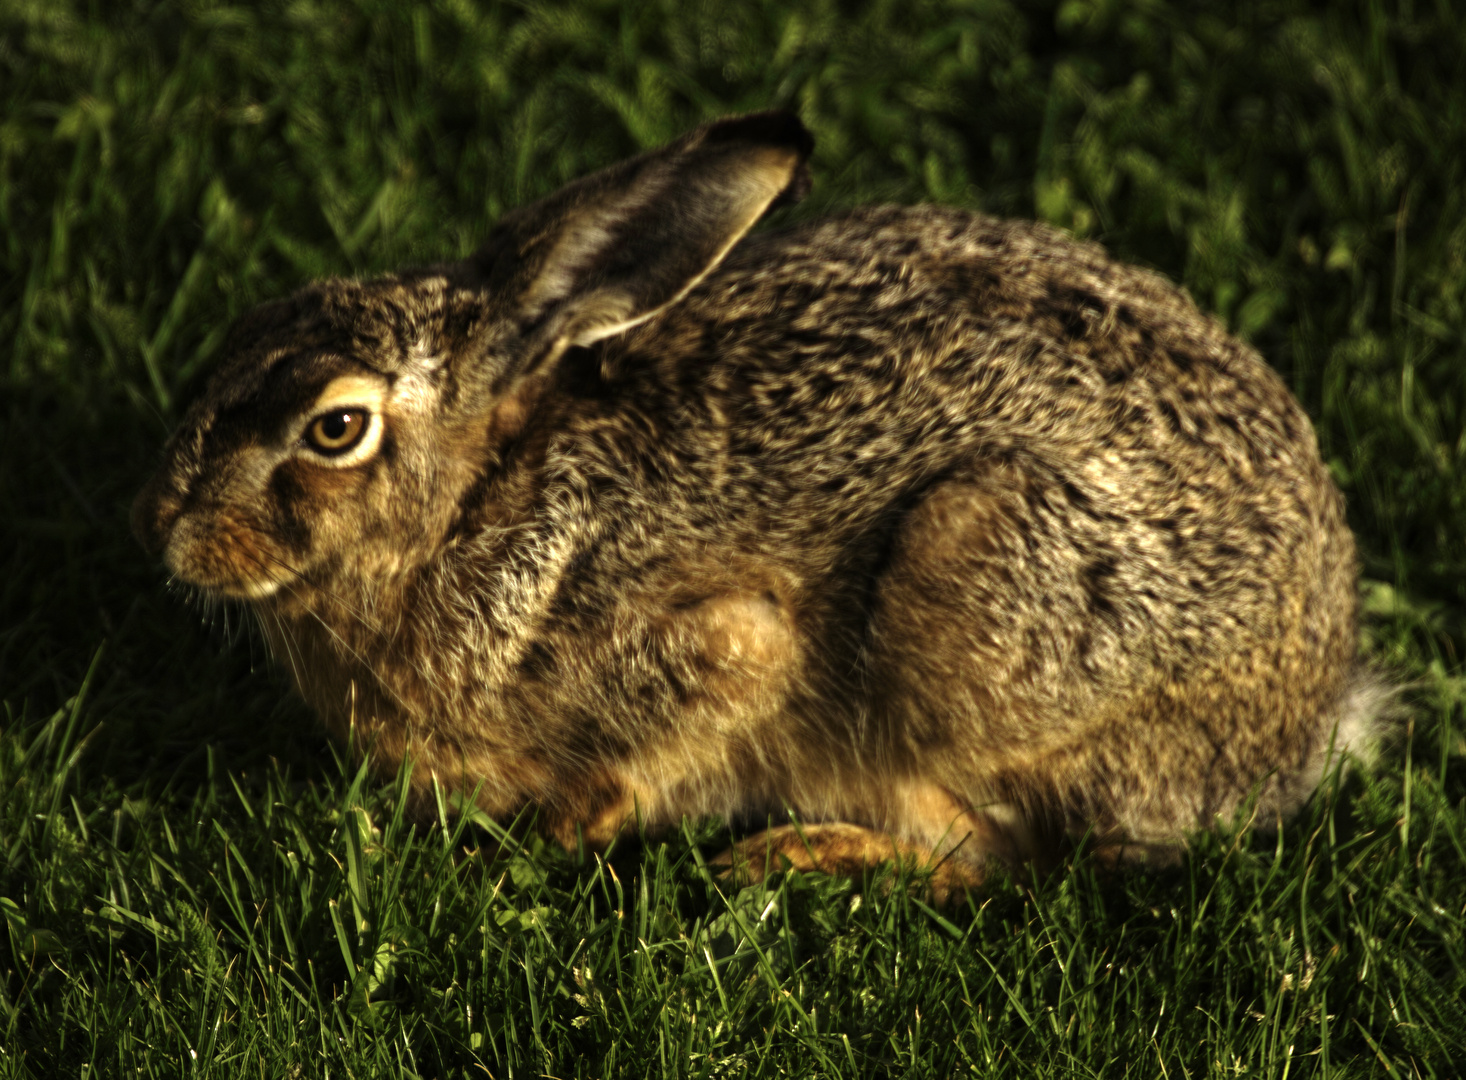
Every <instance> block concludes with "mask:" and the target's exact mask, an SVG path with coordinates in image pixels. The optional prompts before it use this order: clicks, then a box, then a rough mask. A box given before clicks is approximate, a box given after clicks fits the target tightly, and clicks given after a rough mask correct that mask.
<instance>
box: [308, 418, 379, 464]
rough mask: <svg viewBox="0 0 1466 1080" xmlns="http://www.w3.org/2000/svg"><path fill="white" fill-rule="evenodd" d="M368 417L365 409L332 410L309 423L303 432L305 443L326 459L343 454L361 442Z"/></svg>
mask: <svg viewBox="0 0 1466 1080" xmlns="http://www.w3.org/2000/svg"><path fill="white" fill-rule="evenodd" d="M369 417H370V414H369V413H368V412H367V411H366V410H365V409H332V410H331V411H330V412H328V413H322V414H321V415H320V416H318V417H316V418H315V419H314V420H312V421H311V423H310V427H308V428H306V430H305V439H306V442H308V443H310V446H311V449H312V450H314V451H316V452H317V453H318V454H325V455H326V456H327V457H335V456H336V455H337V454H344V453H346V451H348V450H350V449H351V448H352V447H353V446H355V445H356V444H357V443H359V442H361V438H362V436H363V435H365V434H366V430H367V420H368V419H369Z"/></svg>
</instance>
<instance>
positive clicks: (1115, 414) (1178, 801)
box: [136, 114, 1382, 886]
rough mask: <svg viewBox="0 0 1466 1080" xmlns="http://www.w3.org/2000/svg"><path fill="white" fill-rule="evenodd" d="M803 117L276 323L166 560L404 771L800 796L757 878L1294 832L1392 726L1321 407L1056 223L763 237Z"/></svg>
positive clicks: (719, 130) (628, 789) (314, 297)
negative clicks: (1251, 826) (1301, 817)
mask: <svg viewBox="0 0 1466 1080" xmlns="http://www.w3.org/2000/svg"><path fill="white" fill-rule="evenodd" d="M778 117H779V114H765V115H763V116H759V117H752V118H743V119H742V120H734V121H726V122H723V125H724V126H722V127H720V126H719V125H712V126H710V127H709V128H706V129H700V130H699V132H695V133H693V134H692V135H690V136H688V137H687V138H686V139H684V140H682V141H681V142H679V143H678V144H674V146H673V147H670V148H668V149H666V150H664V151H661V152H658V153H654V154H651V155H646V156H644V157H643V158H641V159H636V160H635V161H633V162H631V163H628V164H625V165H623V166H618V167H616V168H615V169H613V170H609V171H608V172H607V173H605V174H599V175H598V176H597V177H592V178H590V179H588V180H587V181H582V182H581V184H580V185H578V186H575V187H573V188H571V189H567V191H566V192H563V193H561V194H559V195H556V196H552V197H551V199H549V200H546V202H545V203H542V204H537V206H535V207H529V208H526V209H524V210H522V211H517V212H516V214H515V215H511V217H510V218H509V219H506V223H505V224H504V225H503V226H501V228H500V229H499V230H496V233H495V235H494V237H491V238H490V241H489V244H488V246H487V247H486V249H485V251H484V252H482V253H480V254H479V255H478V256H475V257H474V258H473V259H470V260H468V261H467V262H465V263H461V264H454V265H451V266H444V267H436V268H428V269H426V270H422V271H415V272H412V273H410V274H405V275H400V276H396V277H391V278H386V279H382V280H379V281H375V282H365V283H358V282H344V281H332V282H325V283H322V284H320V285H316V286H312V287H310V288H309V289H307V290H305V291H304V292H302V293H300V294H298V295H297V296H296V297H295V298H292V299H291V300H288V301H283V302H280V303H277V304H275V305H270V306H267V307H266V308H264V309H261V311H260V312H258V313H256V314H255V315H254V316H252V317H249V318H247V319H246V320H245V321H244V322H243V323H242V324H241V325H240V326H239V327H237V328H236V330H235V332H234V333H233V335H232V336H231V344H230V346H229V347H228V353H229V356H228V357H227V358H226V359H225V361H224V363H223V365H222V366H221V368H220V371H219V374H218V375H216V377H215V380H214V382H213V384H211V387H210V390H209V391H208V392H207V393H206V395H205V396H204V398H203V399H202V401H201V402H200V403H199V404H198V405H197V406H196V407H195V409H194V411H193V412H192V413H191V414H190V416H189V418H188V419H186V420H185V422H184V425H183V426H182V428H181V429H180V432H179V434H178V435H176V436H175V438H174V441H173V443H172V444H170V450H169V459H168V463H167V465H165V468H164V470H163V471H162V472H161V473H160V474H159V476H158V477H157V478H155V479H154V481H153V483H152V484H151V485H150V486H149V488H148V489H147V490H146V491H145V492H144V493H143V495H142V496H140V497H139V502H138V509H137V511H136V521H137V527H138V531H139V533H140V535H142V536H143V537H144V538H145V541H146V542H148V543H149V544H150V546H152V547H154V548H156V549H157V550H159V551H161V552H163V554H164V556H165V559H166V560H167V561H168V562H169V565H170V568H171V569H173V571H174V572H175V573H176V574H178V575H179V576H181V577H183V578H185V579H186V580H190V581H194V582H196V583H198V584H200V585H203V586H205V587H209V588H213V589H215V590H217V591H220V592H224V593H229V594H233V595H242V596H246V597H249V598H250V599H251V600H252V602H253V604H254V606H255V608H256V610H257V611H259V613H260V616H261V621H262V625H264V627H265V629H266V632H267V634H268V636H269V638H270V640H271V643H272V646H273V648H274V649H275V651H276V653H277V655H278V656H280V658H281V659H282V661H283V662H284V663H285V664H286V665H287V667H289V668H290V669H291V671H292V672H293V674H294V676H295V679H296V682H297V685H298V686H299V687H300V689H301V692H302V693H303V694H304V695H305V697H306V698H307V700H309V701H310V702H311V704H312V705H313V706H314V707H315V708H316V709H317V711H318V712H319V713H320V715H321V716H322V717H323V718H324V720H325V721H326V723H327V724H328V726H330V727H331V728H332V729H333V730H335V731H337V732H338V733H344V732H345V731H346V730H347V729H348V728H352V727H354V728H356V729H357V732H358V737H362V736H365V737H366V742H367V744H368V745H370V746H371V747H372V753H373V754H374V756H375V758H376V760H378V761H379V762H380V763H381V764H382V765H383V766H384V767H387V768H391V767H393V766H395V764H396V762H397V761H398V760H400V758H401V757H402V756H403V755H405V754H411V755H413V756H414V757H415V759H416V761H417V763H418V764H417V769H416V771H415V773H414V776H415V778H416V780H417V781H418V782H419V783H423V784H426V783H428V782H429V780H430V778H431V777H434V776H436V777H437V778H438V779H439V780H440V781H441V782H443V783H445V784H448V785H450V786H452V787H457V788H459V789H461V790H463V791H465V792H477V795H476V797H477V799H478V801H479V803H480V804H481V805H482V806H483V808H484V809H486V810H487V811H489V812H490V813H493V814H497V815H510V814H513V813H515V812H517V811H519V810H520V809H522V808H524V807H526V806H533V807H536V808H538V809H539V810H540V812H541V816H542V821H543V822H544V823H545V825H546V827H547V828H548V829H549V831H550V832H551V833H552V834H553V835H556V836H557V837H559V838H560V839H561V840H562V841H564V842H566V843H575V842H576V841H577V837H579V838H580V839H582V840H584V841H586V842H590V843H596V844H603V843H606V842H608V841H609V839H610V838H611V837H612V836H614V835H615V833H616V832H617V831H618V830H619V829H620V828H622V827H623V826H624V825H625V824H626V823H627V822H628V821H630V820H633V819H639V820H640V821H642V822H643V823H644V824H646V825H649V826H656V825H665V824H669V823H673V822H675V821H677V820H678V819H680V818H681V817H682V816H683V815H688V814H691V815H699V814H709V813H717V814H724V815H728V816H731V817H742V818H760V817H763V816H765V815H767V814H769V813H781V812H784V811H786V810H789V811H793V812H794V814H795V815H796V817H797V819H798V820H799V821H801V822H809V823H814V824H813V825H812V827H811V829H809V830H801V831H798V832H788V831H785V832H783V833H780V832H779V831H777V830H776V831H775V832H773V833H771V834H769V836H768V837H767V838H762V837H755V838H753V839H752V840H750V841H748V843H747V845H746V846H745V847H744V849H743V853H744V854H745V855H749V856H752V855H755V854H757V853H758V852H760V851H766V850H771V851H776V852H777V853H778V854H780V855H781V856H782V857H783V858H785V859H787V860H788V861H790V862H792V863H794V864H795V865H809V866H825V867H826V868H830V869H836V870H842V869H843V870H849V869H850V868H852V867H855V866H858V865H861V864H863V863H864V862H866V861H870V860H878V859H885V858H891V857H897V858H900V857H903V854H902V853H903V852H905V853H914V855H915V856H917V857H923V856H922V853H925V857H930V856H932V855H937V856H941V855H949V854H952V853H953V852H955V853H956V858H955V860H949V861H948V869H947V870H945V871H944V873H945V874H946V875H947V876H948V877H950V878H952V881H951V882H949V884H951V885H954V886H955V885H961V884H972V883H974V882H976V881H977V880H979V879H980V877H981V869H982V866H983V865H984V864H985V862H986V860H988V859H993V858H997V859H1002V860H1008V861H1015V860H1022V859H1030V858H1038V859H1044V858H1047V857H1050V856H1051V855H1052V852H1053V850H1054V845H1055V843H1056V842H1057V841H1058V840H1059V838H1061V837H1062V836H1064V835H1066V834H1067V835H1069V836H1079V835H1084V834H1086V833H1088V834H1092V835H1094V836H1095V837H1096V838H1097V839H1098V840H1099V842H1100V843H1101V844H1102V845H1103V846H1104V847H1105V848H1106V849H1107V850H1112V851H1114V852H1115V853H1117V854H1123V853H1126V852H1142V853H1144V852H1162V853H1164V852H1168V851H1174V850H1175V849H1176V846H1177V845H1178V844H1180V843H1181V842H1182V841H1183V840H1184V837H1185V835H1186V833H1187V832H1188V831H1190V830H1193V829H1195V828H1198V827H1202V826H1205V825H1207V824H1209V823H1211V822H1213V821H1215V820H1217V819H1218V817H1220V818H1222V819H1228V818H1230V817H1231V816H1232V815H1234V814H1236V813H1237V812H1238V810H1239V809H1240V808H1241V807H1242V806H1243V805H1244V804H1245V803H1247V802H1248V801H1249V800H1251V799H1255V800H1256V802H1255V810H1256V812H1257V813H1258V814H1259V815H1260V816H1261V817H1263V818H1264V819H1265V820H1277V819H1278V818H1280V817H1281V816H1284V815H1286V814H1288V813H1290V812H1291V811H1292V810H1294V809H1296V807H1297V806H1298V805H1299V804H1300V803H1301V802H1302V801H1303V800H1304V799H1305V798H1306V797H1307V796H1308V795H1309V793H1310V792H1311V791H1312V789H1313V788H1314V786H1315V785H1316V784H1317V782H1318V780H1319V778H1320V776H1321V775H1322V772H1323V770H1324V768H1325V767H1326V763H1327V761H1328V760H1329V759H1330V754H1331V753H1333V752H1336V751H1340V750H1342V749H1343V748H1344V747H1345V746H1346V745H1348V746H1353V747H1355V748H1360V749H1362V748H1366V747H1367V746H1368V745H1369V743H1370V742H1371V740H1372V725H1373V717H1374V716H1375V715H1376V714H1377V713H1378V711H1379V707H1380V704H1381V700H1382V695H1381V693H1380V691H1379V690H1378V686H1377V684H1376V683H1374V682H1373V681H1372V680H1371V679H1370V678H1369V677H1368V676H1367V674H1364V673H1362V671H1361V669H1360V668H1359V667H1358V665H1357V662H1356V658H1355V635H1356V630H1355V618H1356V614H1355V582H1356V577H1357V566H1356V559H1355V552H1354V545H1353V540H1352V538H1351V536H1350V533H1349V531H1348V529H1347V527H1346V525H1345V522H1344V517H1343V508H1342V500H1341V498H1340V496H1339V493H1338V491H1337V489H1336V488H1335V486H1334V485H1333V483H1332V481H1331V480H1330V478H1329V476H1328V473H1327V471H1326V469H1325V468H1324V466H1323V464H1322V462H1321V461H1320V459H1319V455H1318V450H1317V446H1316V443H1315V438H1314V434H1313V431H1312V428H1311V426H1310V424H1309V422H1308V419H1307V417H1306V416H1305V415H1304V414H1303V412H1302V410H1301V409H1300V408H1299V406H1298V404H1297V402H1296V401H1295V400H1294V399H1293V397H1292V396H1291V395H1290V394H1289V393H1288V391H1287V389H1286V388H1285V387H1284V386H1283V384H1282V383H1281V381H1280V380H1279V379H1278V378H1277V376H1276V375H1275V374H1274V373H1273V372H1272V371H1271V370H1270V369H1269V368H1268V367H1267V366H1266V365H1265V364H1264V363H1263V361H1262V360H1261V359H1260V358H1259V357H1258V356H1257V354H1256V353H1255V352H1254V351H1252V350H1251V349H1250V348H1248V347H1247V346H1245V345H1243V344H1242V343H1240V342H1238V341H1237V340H1236V339H1234V338H1232V337H1231V336H1230V335H1228V334H1227V333H1226V331H1225V330H1224V329H1223V328H1222V327H1221V326H1220V325H1219V324H1218V323H1217V322H1216V321H1215V320H1213V319H1211V318H1209V317H1207V316H1205V315H1203V314H1201V313H1200V312H1199V311H1198V310H1197V309H1196V308H1195V306H1194V305H1193V304H1192V302H1191V301H1190V300H1189V299H1188V298H1187V297H1186V296H1185V294H1184V293H1182V292H1181V291H1180V290H1179V289H1177V288H1176V287H1175V286H1173V285H1172V284H1170V283H1169V282H1167V281H1165V280H1164V279H1162V278H1160V277H1159V276H1157V275H1155V274H1152V273H1149V272H1147V271H1143V270H1139V269H1135V268H1133V267H1127V266H1124V265H1121V264H1118V263H1116V262H1114V261H1112V260H1111V259H1109V258H1108V257H1107V256H1106V255H1105V254H1104V252H1103V251H1102V250H1101V249H1099V248H1098V247H1096V246H1094V245H1090V244H1083V243H1078V242H1075V241H1073V240H1071V239H1069V238H1067V237H1065V236H1063V235H1062V234H1060V233H1058V232H1056V231H1054V230H1051V229H1048V228H1045V227H1043V226H1039V225H1033V224H1027V223H1014V222H1004V221H998V220H994V219H991V218H987V217H983V216H981V215H976V214H971V213H967V212H964V211H959V210H954V209H949V208H942V207H931V206H924V207H911V208H905V207H874V208H866V209H861V210H857V211H853V212H850V213H847V214H844V215H841V216H838V217H834V218H830V219H827V220H824V221H820V222H816V223H814V224H810V225H805V226H802V227H798V228H795V229H792V230H788V231H783V232H771V233H763V234H758V235H753V236H749V237H746V238H744V239H742V241H741V242H737V243H736V246H735V242H736V241H738V238H739V237H741V236H743V234H744V232H746V231H747V229H748V228H749V227H750V226H751V225H752V224H753V222H754V220H756V219H757V217H758V216H759V214H761V213H763V211H764V210H765V209H766V208H767V206H768V205H770V204H771V203H772V202H773V201H775V200H777V199H779V198H791V197H795V196H797V195H798V194H799V191H800V190H801V189H802V187H803V186H804V185H805V184H806V183H807V181H805V180H804V179H803V171H802V170H803V165H802V161H803V157H804V155H805V154H807V152H808V141H807V136H804V135H803V133H802V129H801V128H797V122H792V123H794V126H793V127H791V126H790V123H791V122H790V121H788V120H787V119H779V118H778ZM740 124H741V125H743V126H742V127H740V126H738V125H740ZM796 129H797V130H796ZM689 178H690V179H689ZM664 204H665V205H664ZM659 230H660V231H659ZM699 230H701V231H699ZM633 236H634V237H635V238H636V243H637V244H639V245H640V247H639V248H637V250H636V252H634V254H635V258H632V257H631V256H630V255H628V254H627V253H626V245H627V244H628V243H630V240H629V239H628V238H629V237H633ZM664 252H667V253H666V254H664ZM352 380H355V381H352ZM362 416H364V417H365V419H364V420H361V421H360V422H361V424H362V425H364V427H358V428H354V429H352V428H348V429H347V432H348V434H350V431H353V430H355V431H361V432H364V434H361V435H359V436H353V437H358V438H360V439H361V440H362V441H361V442H360V444H353V445H351V446H348V447H346V449H345V450H338V448H337V446H336V444H335V443H334V442H331V439H332V438H333V436H331V434H330V433H331V432H334V431H335V430H336V427H337V426H340V424H344V423H347V422H348V421H349V422H351V423H355V422H356V421H357V420H358V419H360V418H361V417H362ZM322 418H326V420H328V421H329V423H328V425H327V427H320V426H319V425H320V423H321V422H322ZM353 418H355V419H353ZM338 419H339V420H340V424H338V423H337V420H338ZM332 424H335V425H336V426H331V425H332ZM302 432H303V433H304V434H301V433H302ZM321 432H326V433H327V434H326V435H321V434H320V433H321ZM345 437H346V436H342V438H343V439H344V438H345ZM313 439H314V440H315V442H312V441H311V440H313ZM301 440H304V442H302V441H301ZM322 440H325V441H324V443H323V442H322ZM369 440H376V441H374V442H372V441H369ZM343 445H344V444H343ZM302 447H304V448H302ZM362 447H368V449H366V450H363V449H361V448H362ZM338 454H340V455H344V456H341V457H337V456H333V455H338ZM352 455H359V456H360V460H357V458H356V457H353V456H352ZM343 461H344V462H345V464H341V462H343ZM819 823H827V824H825V825H820V824H819ZM760 845H763V846H762V847H760ZM952 867H957V868H959V869H958V870H956V871H954V870H953V869H952ZM954 874H955V877H953V875H954Z"/></svg>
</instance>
